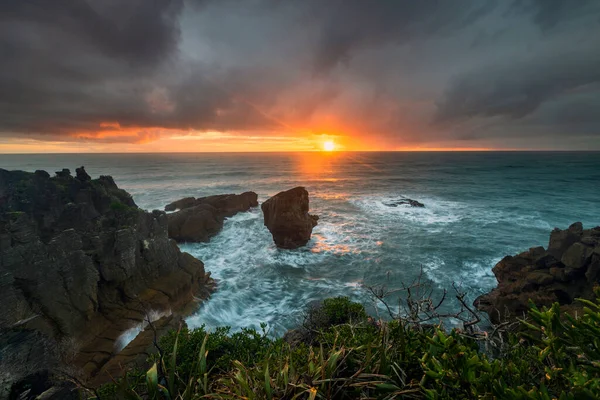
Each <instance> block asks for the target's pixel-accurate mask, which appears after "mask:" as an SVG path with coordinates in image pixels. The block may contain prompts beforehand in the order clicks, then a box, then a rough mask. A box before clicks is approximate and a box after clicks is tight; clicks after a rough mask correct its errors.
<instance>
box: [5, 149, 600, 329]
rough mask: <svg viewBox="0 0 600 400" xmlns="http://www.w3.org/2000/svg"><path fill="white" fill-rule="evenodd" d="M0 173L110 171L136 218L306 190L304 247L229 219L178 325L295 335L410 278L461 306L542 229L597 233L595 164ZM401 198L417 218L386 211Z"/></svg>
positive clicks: (93, 164) (194, 247)
mask: <svg viewBox="0 0 600 400" xmlns="http://www.w3.org/2000/svg"><path fill="white" fill-rule="evenodd" d="M0 160H1V161H0V167H1V168H7V169H24V170H29V171H33V170H35V169H47V170H50V171H55V170H58V169H62V168H63V167H69V168H71V170H72V171H74V169H75V167H76V166H79V165H85V166H86V170H87V171H88V172H89V173H90V175H92V176H94V177H95V176H97V175H100V174H109V175H112V176H113V177H114V178H115V181H116V182H117V184H118V185H119V186H120V187H122V188H124V189H126V190H128V191H129V192H130V193H131V194H132V195H133V196H134V199H135V201H136V202H137V204H138V205H139V206H140V207H143V208H146V209H155V208H159V209H162V208H163V206H164V205H165V204H167V203H168V202H170V201H172V200H175V199H178V198H181V197H184V196H206V195H212V194H219V193H231V192H236V193H239V192H242V191H246V190H253V191H255V192H257V193H258V195H259V200H260V201H263V200H265V199H267V198H268V197H269V196H272V195H274V194H275V193H277V192H279V191H281V190H285V189H289V188H292V187H294V186H298V185H302V186H305V187H306V188H307V189H308V191H309V193H310V199H311V212H312V213H315V214H318V215H319V216H320V220H319V225H318V226H317V227H316V228H315V230H314V232H313V239H312V240H311V242H310V243H309V244H308V246H307V247H305V248H302V249H298V250H293V251H290V250H278V249H276V248H275V246H274V244H273V242H272V240H271V237H270V234H269V232H268V231H267V230H266V228H265V227H264V226H263V224H262V214H261V212H260V209H256V210H253V211H251V212H249V213H243V214H239V215H237V216H235V217H233V218H231V219H229V220H227V221H226V223H225V227H224V229H223V231H222V232H221V233H220V234H219V235H218V236H216V237H215V238H213V239H212V240H211V242H210V243H206V244H193V243H192V244H183V245H181V247H182V249H183V250H185V251H188V252H190V253H191V254H193V255H194V256H196V257H198V258H200V259H201V260H202V261H204V263H205V265H206V269H207V270H208V271H211V272H212V274H213V276H214V277H215V278H216V279H217V280H218V285H219V287H218V291H217V292H216V293H215V294H214V295H213V297H212V298H211V299H210V300H209V301H208V302H206V303H205V304H204V305H202V306H201V308H200V309H199V310H198V312H197V313H196V314H195V315H193V316H191V317H190V318H189V319H188V323H189V324H190V325H192V326H198V325H201V324H206V325H208V326H210V327H214V326H219V325H229V326H232V327H234V328H239V327H242V326H248V325H250V326H258V325H259V324H260V323H261V322H266V323H267V324H268V325H269V327H270V329H271V330H272V332H274V333H277V334H279V333H281V332H283V331H284V330H285V329H286V328H288V327H290V326H293V325H294V324H295V323H296V322H297V320H298V318H299V317H300V315H301V313H302V311H303V309H304V306H305V305H306V304H307V303H309V302H310V301H313V300H318V299H321V298H324V297H329V296H335V295H348V296H351V297H353V298H356V299H360V300H363V301H369V297H368V296H367V295H366V293H365V291H364V289H363V288H362V286H363V285H378V284H385V285H387V286H388V287H389V288H392V289H393V288H397V287H399V286H400V285H401V284H402V282H406V283H410V282H411V281H412V280H414V279H415V278H416V277H417V276H418V275H419V273H420V272H421V271H423V277H424V280H426V281H427V282H429V283H430V284H432V285H433V287H434V288H435V290H436V291H438V292H439V291H441V290H442V289H443V288H450V287H451V285H452V283H456V284H458V285H460V286H461V287H462V288H463V289H465V290H466V291H468V293H469V296H470V298H471V299H473V298H475V297H476V296H477V295H479V294H481V293H483V292H486V291H488V290H489V289H491V288H492V287H494V286H495V279H494V277H493V274H492V273H491V268H492V267H493V266H494V264H495V263H496V262H498V261H499V260H500V259H501V258H502V257H503V256H504V255H507V254H514V253H517V252H520V251H522V250H525V249H527V248H529V247H532V246H539V245H543V246H546V245H547V242H548V235H549V233H550V231H551V230H552V228H554V227H560V228H565V227H567V226H568V225H570V224H571V223H572V222H575V221H582V222H583V224H584V227H586V228H589V227H592V226H597V225H600V212H599V211H600V153H591V152H590V153H505V152H503V153H334V154H319V153H285V154H272V153H271V154H256V153H254V154H138V155H130V154H128V155H117V154H115V155H86V154H78V155H0ZM400 196H407V197H410V198H412V199H415V200H418V201H420V202H422V203H424V204H425V208H411V207H408V206H407V207H389V206H387V205H386V203H389V201H392V200H394V199H397V198H399V197H400Z"/></svg>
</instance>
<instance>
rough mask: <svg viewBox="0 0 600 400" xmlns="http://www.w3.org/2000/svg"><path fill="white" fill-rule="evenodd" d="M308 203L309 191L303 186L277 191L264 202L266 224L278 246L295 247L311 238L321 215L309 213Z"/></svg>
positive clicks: (284, 247)
mask: <svg viewBox="0 0 600 400" xmlns="http://www.w3.org/2000/svg"><path fill="white" fill-rule="evenodd" d="M308 203H309V200H308V191H306V189H305V188H303V187H301V186H299V187H295V188H293V189H290V190H287V191H285V192H280V193H277V194H276V195H275V196H273V197H271V198H270V199H268V200H267V201H265V202H264V203H262V205H261V208H262V212H263V215H264V223H265V226H266V227H267V228H268V229H269V231H270V232H271V234H272V235H273V241H274V242H275V244H276V245H277V247H279V248H282V249H295V248H298V247H301V246H304V245H306V243H307V242H308V241H309V240H310V235H311V234H312V229H313V228H314V227H315V226H316V225H317V221H318V219H319V217H318V216H316V215H310V214H309V213H308V209H309V207H308Z"/></svg>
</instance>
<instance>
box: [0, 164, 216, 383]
mask: <svg viewBox="0 0 600 400" xmlns="http://www.w3.org/2000/svg"><path fill="white" fill-rule="evenodd" d="M212 287H213V281H212V279H211V278H210V275H209V274H207V273H205V271H204V265H203V264H202V262H201V261H199V260H197V259H196V258H194V257H192V256H191V255H189V254H187V253H182V252H181V251H180V250H179V248H178V247H177V245H176V243H175V242H174V241H173V240H170V239H169V238H168V235H167V216H166V214H165V213H164V212H161V211H153V212H151V213H149V212H146V211H143V210H141V209H139V208H138V207H137V206H136V204H135V202H134V201H133V199H132V198H131V196H130V195H129V194H128V193H127V192H125V191H124V190H122V189H119V188H118V187H117V185H116V184H115V182H114V180H113V179H112V178H111V177H110V176H101V177H100V178H98V179H91V177H90V176H89V175H88V174H87V173H86V172H85V169H84V168H83V167H81V168H77V170H76V177H73V176H71V174H70V171H69V170H67V169H63V170H62V171H59V172H58V173H57V175H56V176H54V177H51V176H50V175H49V174H48V173H46V172H44V171H36V172H35V173H28V172H23V171H7V170H3V169H0V304H2V307H0V329H1V330H2V332H3V336H4V335H7V336H5V337H12V338H13V340H12V341H11V342H7V341H5V340H3V341H0V346H1V348H0V352H1V354H2V357H1V358H0V370H11V371H12V370H13V369H15V370H18V371H19V372H18V373H16V374H13V375H12V377H11V379H13V380H18V379H21V378H23V377H24V376H28V375H30V374H34V373H36V371H39V370H41V369H44V368H46V369H48V368H53V367H54V366H55V364H59V365H63V366H64V365H66V364H65V357H67V355H66V354H65V349H68V352H70V353H71V354H70V355H69V356H68V365H69V366H70V367H72V368H74V369H75V370H76V371H77V373H78V374H79V375H80V377H81V378H82V379H87V378H89V377H93V376H94V375H96V374H97V373H98V372H99V371H100V370H101V369H102V367H103V366H104V365H105V364H106V363H107V362H108V361H109V360H110V359H111V358H112V357H113V356H114V354H115V353H116V351H115V348H114V343H115V340H116V339H117V338H118V336H119V335H120V334H121V333H122V332H123V331H125V330H127V329H129V328H131V327H132V326H133V325H135V324H138V323H140V322H141V321H143V320H144V319H145V318H146V315H147V314H148V312H149V311H163V312H171V311H177V310H178V309H180V308H182V307H184V306H185V305H187V304H189V303H190V302H192V301H194V300H195V299H197V298H198V297H207V296H208V295H209V293H210V291H211V290H212ZM11 332H12V333H14V332H19V333H20V334H19V335H16V336H14V335H12V336H11ZM32 337H35V338H37V339H36V340H35V341H32V340H31V338H32ZM41 338H43V340H42V339H41ZM34 342H40V343H42V342H43V343H45V346H46V345H47V346H46V347H47V348H48V349H53V350H52V351H50V352H49V353H48V354H52V357H50V356H48V357H40V358H39V360H46V358H47V360H46V361H44V362H43V363H42V364H43V365H39V363H37V361H36V362H33V361H32V360H33V358H27V359H25V360H24V361H23V360H21V359H20V358H19V357H20V356H19V354H17V353H18V352H23V354H28V352H34V353H37V352H38V350H36V348H35V346H33V345H31V343H34ZM64 343H68V346H66V347H65V346H64ZM17 366H18V368H16V367H17Z"/></svg>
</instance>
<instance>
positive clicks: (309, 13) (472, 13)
mask: <svg viewBox="0 0 600 400" xmlns="http://www.w3.org/2000/svg"><path fill="white" fill-rule="evenodd" d="M496 5H497V1H496V0H490V1H486V2H481V1H477V0H473V1H469V0H467V1H462V2H460V5H458V6H457V3H454V2H451V1H436V0H421V1H398V0H380V1H375V2H373V1H364V0H331V1H328V2H326V3H325V2H323V1H319V0H311V1H305V2H304V3H303V6H302V7H305V9H304V10H303V16H304V18H306V28H307V29H311V28H314V29H317V30H318V32H319V41H318V46H317V49H316V54H315V62H316V65H315V66H316V68H317V70H319V71H320V70H328V69H330V68H332V67H334V66H335V65H336V64H337V63H338V62H340V61H344V60H348V59H349V58H350V57H351V55H352V52H353V51H354V50H358V49H360V47H365V46H376V45H380V44H382V43H388V42H391V43H395V44H403V43H406V42H408V41H410V40H422V39H426V38H430V37H432V36H435V35H443V34H444V33H449V32H452V31H455V30H460V29H463V28H465V27H467V26H469V25H470V24H471V23H472V22H474V21H476V20H477V19H478V18H479V17H481V16H483V15H485V14H486V13H488V12H490V11H491V10H493V9H494V8H495V7H496ZM315 22H317V23H318V24H317V26H315V25H316V24H315Z"/></svg>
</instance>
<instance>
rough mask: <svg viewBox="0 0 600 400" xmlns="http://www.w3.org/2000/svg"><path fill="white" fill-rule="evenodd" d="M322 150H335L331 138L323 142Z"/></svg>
mask: <svg viewBox="0 0 600 400" xmlns="http://www.w3.org/2000/svg"><path fill="white" fill-rule="evenodd" d="M323 150H325V151H334V150H335V143H334V142H333V140H328V141H326V142H324V143H323Z"/></svg>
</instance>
